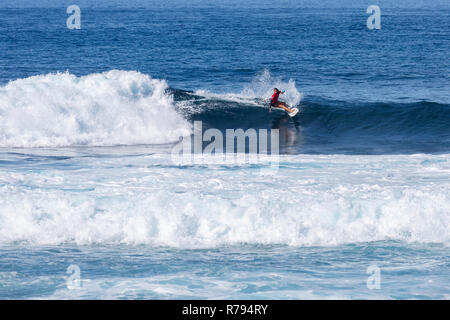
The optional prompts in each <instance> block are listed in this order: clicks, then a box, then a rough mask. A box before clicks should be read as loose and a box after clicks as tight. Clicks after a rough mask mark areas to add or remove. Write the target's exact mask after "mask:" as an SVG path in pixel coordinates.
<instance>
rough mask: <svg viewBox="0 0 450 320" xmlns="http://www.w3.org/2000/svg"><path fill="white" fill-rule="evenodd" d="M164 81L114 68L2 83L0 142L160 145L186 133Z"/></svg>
mask: <svg viewBox="0 0 450 320" xmlns="http://www.w3.org/2000/svg"><path fill="white" fill-rule="evenodd" d="M167 88H168V84H167V82H166V81H165V80H159V79H152V78H151V77H150V76H148V75H145V74H142V73H139V72H135V71H120V70H112V71H109V72H105V73H96V74H90V75H87V76H83V77H77V76H75V75H72V74H70V73H68V72H66V73H56V74H47V75H39V76H34V77H30V78H26V79H19V80H15V81H12V82H9V83H8V84H7V85H5V86H3V87H0V123H1V125H0V147H63V146H64V147H65V146H79V145H80V146H112V145H135V144H161V143H169V142H173V141H177V140H178V138H179V137H180V136H186V135H189V134H190V132H191V128H190V125H189V123H188V122H187V121H186V120H185V119H184V118H183V117H182V116H181V115H179V114H178V113H177V112H176V111H175V108H174V102H173V97H172V96H171V95H169V94H168V93H167Z"/></svg>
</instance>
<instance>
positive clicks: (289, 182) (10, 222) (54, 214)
mask: <svg viewBox="0 0 450 320" xmlns="http://www.w3.org/2000/svg"><path fill="white" fill-rule="evenodd" d="M449 160H450V156H449V155H439V156H436V155H435V156H431V155H416V156H401V155H396V156H307V155H298V156H287V155H286V156H280V169H279V170H278V172H277V174H276V175H273V176H262V175H259V174H258V172H259V169H258V168H255V167H254V166H246V165H238V166H234V167H226V166H221V165H214V164H212V165H208V167H196V166H193V167H190V168H189V167H187V168H186V167H185V168H179V167H176V166H173V165H171V162H170V155H163V154H158V155H152V156H135V157H125V158H124V157H117V156H116V157H111V158H109V157H101V158H100V157H97V158H96V157H92V158H91V157H88V158H74V159H71V160H67V162H68V163H66V165H69V164H70V163H73V164H74V165H75V166H76V167H77V168H78V167H79V168H80V169H78V170H61V169H57V168H54V169H51V168H48V167H46V168H47V169H45V170H33V171H27V170H22V171H20V170H13V171H12V170H10V169H8V168H3V169H1V170H0V193H1V197H0V243H2V244H7V243H14V242H20V241H25V242H27V243H31V244H61V243H76V244H92V243H104V244H113V243H125V244H146V245H149V246H161V245H162V246H171V247H180V248H197V247H216V246H222V245H233V244H241V243H251V244H286V245H292V246H310V245H319V246H322V245H338V244H344V243H360V242H370V241H379V240H399V241H406V242H419V243H430V242H436V243H443V244H446V245H448V243H449V242H450V229H449V228H448V226H449V225H450V192H449V191H450V161H449Z"/></svg>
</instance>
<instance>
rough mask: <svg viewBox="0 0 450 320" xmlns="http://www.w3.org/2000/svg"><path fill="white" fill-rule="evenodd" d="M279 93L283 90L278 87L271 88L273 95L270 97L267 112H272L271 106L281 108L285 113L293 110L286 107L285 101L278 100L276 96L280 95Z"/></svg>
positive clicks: (282, 92)
mask: <svg viewBox="0 0 450 320" xmlns="http://www.w3.org/2000/svg"><path fill="white" fill-rule="evenodd" d="M280 94H284V91H280V90H278V88H273V95H272V98H271V99H270V105H269V112H272V107H275V108H282V109H284V110H285V111H286V112H287V113H292V112H294V111H295V110H293V109H290V108H288V107H287V105H286V102H281V101H278V97H279V96H280Z"/></svg>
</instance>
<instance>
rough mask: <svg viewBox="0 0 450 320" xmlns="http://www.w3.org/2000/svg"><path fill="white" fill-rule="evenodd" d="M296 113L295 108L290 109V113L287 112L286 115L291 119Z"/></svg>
mask: <svg viewBox="0 0 450 320" xmlns="http://www.w3.org/2000/svg"><path fill="white" fill-rule="evenodd" d="M297 113H298V109H297V108H292V112H288V115H289V116H290V117H291V118H292V117H293V116H295V115H296V114H297Z"/></svg>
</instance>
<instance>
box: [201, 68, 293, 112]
mask: <svg viewBox="0 0 450 320" xmlns="http://www.w3.org/2000/svg"><path fill="white" fill-rule="evenodd" d="M273 88H278V89H280V90H284V91H285V93H284V94H283V95H280V100H282V101H285V102H286V103H287V104H288V105H289V106H292V107H293V106H296V105H298V104H299V103H300V101H301V99H302V94H301V93H300V92H299V91H298V89H297V88H296V86H295V81H294V80H293V79H289V81H287V82H286V81H283V80H282V79H281V78H280V77H275V76H273V75H272V74H271V73H270V72H269V71H268V70H267V69H266V70H264V71H263V72H261V73H260V74H258V75H256V76H255V77H254V79H253V80H252V81H251V82H250V83H249V84H247V85H245V86H244V88H243V89H242V90H241V91H240V92H236V93H213V92H210V91H208V90H197V91H195V94H196V95H199V96H202V97H205V98H208V99H222V100H228V101H235V102H238V103H246V104H253V105H258V106H261V105H262V104H263V105H264V103H265V102H268V101H269V98H270V97H271V96H272V94H273Z"/></svg>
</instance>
